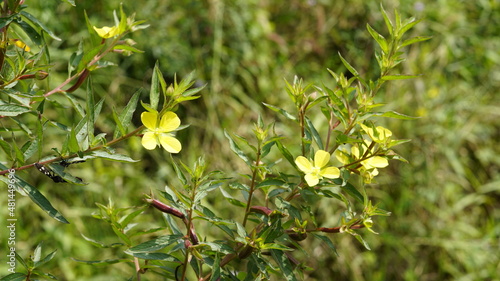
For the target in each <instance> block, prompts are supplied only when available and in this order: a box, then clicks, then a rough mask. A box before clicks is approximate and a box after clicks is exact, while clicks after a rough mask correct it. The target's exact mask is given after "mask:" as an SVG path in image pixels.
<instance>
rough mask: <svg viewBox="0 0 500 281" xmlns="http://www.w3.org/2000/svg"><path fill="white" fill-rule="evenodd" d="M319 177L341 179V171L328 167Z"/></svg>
mask: <svg viewBox="0 0 500 281" xmlns="http://www.w3.org/2000/svg"><path fill="white" fill-rule="evenodd" d="M319 175H320V176H322V177H325V178H329V179H336V178H338V177H340V170H339V169H338V168H337V167H328V168H325V169H323V170H321V172H320V173H319Z"/></svg>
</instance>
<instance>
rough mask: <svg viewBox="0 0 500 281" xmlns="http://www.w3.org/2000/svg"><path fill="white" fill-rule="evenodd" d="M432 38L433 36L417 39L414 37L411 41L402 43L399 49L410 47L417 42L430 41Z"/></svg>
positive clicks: (407, 40) (418, 37)
mask: <svg viewBox="0 0 500 281" xmlns="http://www.w3.org/2000/svg"><path fill="white" fill-rule="evenodd" d="M431 38H432V36H417V37H413V38H410V39H406V40H405V41H403V43H401V45H399V48H403V47H405V46H408V45H411V44H414V43H417V42H422V41H426V40H429V39H431Z"/></svg>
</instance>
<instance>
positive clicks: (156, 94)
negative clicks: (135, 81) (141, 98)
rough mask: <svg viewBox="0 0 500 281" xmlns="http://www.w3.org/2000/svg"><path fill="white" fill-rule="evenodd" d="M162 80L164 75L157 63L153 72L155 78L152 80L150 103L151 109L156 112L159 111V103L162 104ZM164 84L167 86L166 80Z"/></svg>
mask: <svg viewBox="0 0 500 281" xmlns="http://www.w3.org/2000/svg"><path fill="white" fill-rule="evenodd" d="M162 80H163V75H162V73H161V71H160V65H159V63H158V62H156V64H155V67H154V70H153V78H152V79H151V90H150V91H149V102H150V104H151V108H152V109H154V110H157V109H158V103H159V102H160V83H161V81H162ZM163 84H165V80H163ZM165 90H166V87H165Z"/></svg>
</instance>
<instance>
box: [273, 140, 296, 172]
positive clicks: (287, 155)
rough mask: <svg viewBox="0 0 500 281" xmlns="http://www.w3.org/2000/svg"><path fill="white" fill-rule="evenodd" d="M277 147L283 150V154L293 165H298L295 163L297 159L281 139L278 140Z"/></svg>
mask: <svg viewBox="0 0 500 281" xmlns="http://www.w3.org/2000/svg"><path fill="white" fill-rule="evenodd" d="M276 147H278V150H279V151H280V152H281V154H282V155H283V156H284V157H285V159H286V160H288V162H289V163H290V164H292V166H293V167H297V166H296V165H295V159H294V158H293V156H292V154H291V153H290V151H288V149H287V148H286V147H285V146H284V145H283V144H282V143H281V141H279V140H278V141H276Z"/></svg>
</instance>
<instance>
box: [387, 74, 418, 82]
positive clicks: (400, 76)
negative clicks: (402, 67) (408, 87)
mask: <svg viewBox="0 0 500 281" xmlns="http://www.w3.org/2000/svg"><path fill="white" fill-rule="evenodd" d="M418 76H420V75H404V74H396V75H385V76H382V78H380V79H382V80H383V81H388V80H403V79H412V78H416V77H418Z"/></svg>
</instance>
